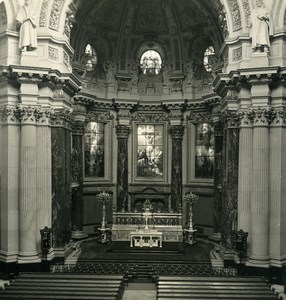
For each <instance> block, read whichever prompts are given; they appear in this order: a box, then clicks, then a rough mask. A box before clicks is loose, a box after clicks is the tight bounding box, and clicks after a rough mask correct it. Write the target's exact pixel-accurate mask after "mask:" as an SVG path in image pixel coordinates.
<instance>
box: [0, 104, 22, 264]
mask: <svg viewBox="0 0 286 300" xmlns="http://www.w3.org/2000/svg"><path fill="white" fill-rule="evenodd" d="M0 132H1V137H0V172H1V174H0V199H1V201H0V210H1V217H0V245H1V248H0V249H1V250H0V258H1V261H2V262H7V263H10V262H15V261H16V260H17V255H18V250H19V188H20V182H19V173H20V132H21V130H20V124H19V123H18V121H16V120H15V118H14V114H13V109H10V108H7V107H5V106H1V107H0Z"/></svg>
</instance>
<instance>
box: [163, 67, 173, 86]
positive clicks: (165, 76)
mask: <svg viewBox="0 0 286 300" xmlns="http://www.w3.org/2000/svg"><path fill="white" fill-rule="evenodd" d="M170 72H171V67H170V65H163V66H162V77H163V86H169V85H170Z"/></svg>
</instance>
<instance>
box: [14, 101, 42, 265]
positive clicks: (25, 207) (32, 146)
mask: <svg viewBox="0 0 286 300" xmlns="http://www.w3.org/2000/svg"><path fill="white" fill-rule="evenodd" d="M19 114H20V115H21V121H22V125H21V135H20V139H21V140H20V145H21V149H20V191H19V193H20V201H19V211H20V224H19V229H20V230H19V231H20V234H19V256H18V263H19V264H22V263H35V262H40V259H39V256H38V251H37V247H36V243H37V235H39V234H40V233H38V232H37V192H36V188H37V160H36V157H37V151H36V150H37V139H36V137H37V131H36V126H35V123H34V119H33V108H32V107H30V106H29V107H19Z"/></svg>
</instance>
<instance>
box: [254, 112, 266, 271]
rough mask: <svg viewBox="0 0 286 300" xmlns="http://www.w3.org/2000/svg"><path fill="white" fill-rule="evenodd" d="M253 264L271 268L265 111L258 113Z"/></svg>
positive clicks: (256, 123)
mask: <svg viewBox="0 0 286 300" xmlns="http://www.w3.org/2000/svg"><path fill="white" fill-rule="evenodd" d="M253 113H254V122H253V124H254V125H253V160H252V170H253V171H252V193H251V247H250V257H249V263H250V264H254V265H260V266H263V265H265V266H268V260H269V255H268V235H269V203H268V198H269V125H268V120H267V116H266V111H265V109H260V108H257V109H254V110H253Z"/></svg>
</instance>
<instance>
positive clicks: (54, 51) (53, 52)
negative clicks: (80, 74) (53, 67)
mask: <svg viewBox="0 0 286 300" xmlns="http://www.w3.org/2000/svg"><path fill="white" fill-rule="evenodd" d="M48 53H49V58H50V59H52V60H59V50H58V48H54V47H51V46H49V49H48Z"/></svg>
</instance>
